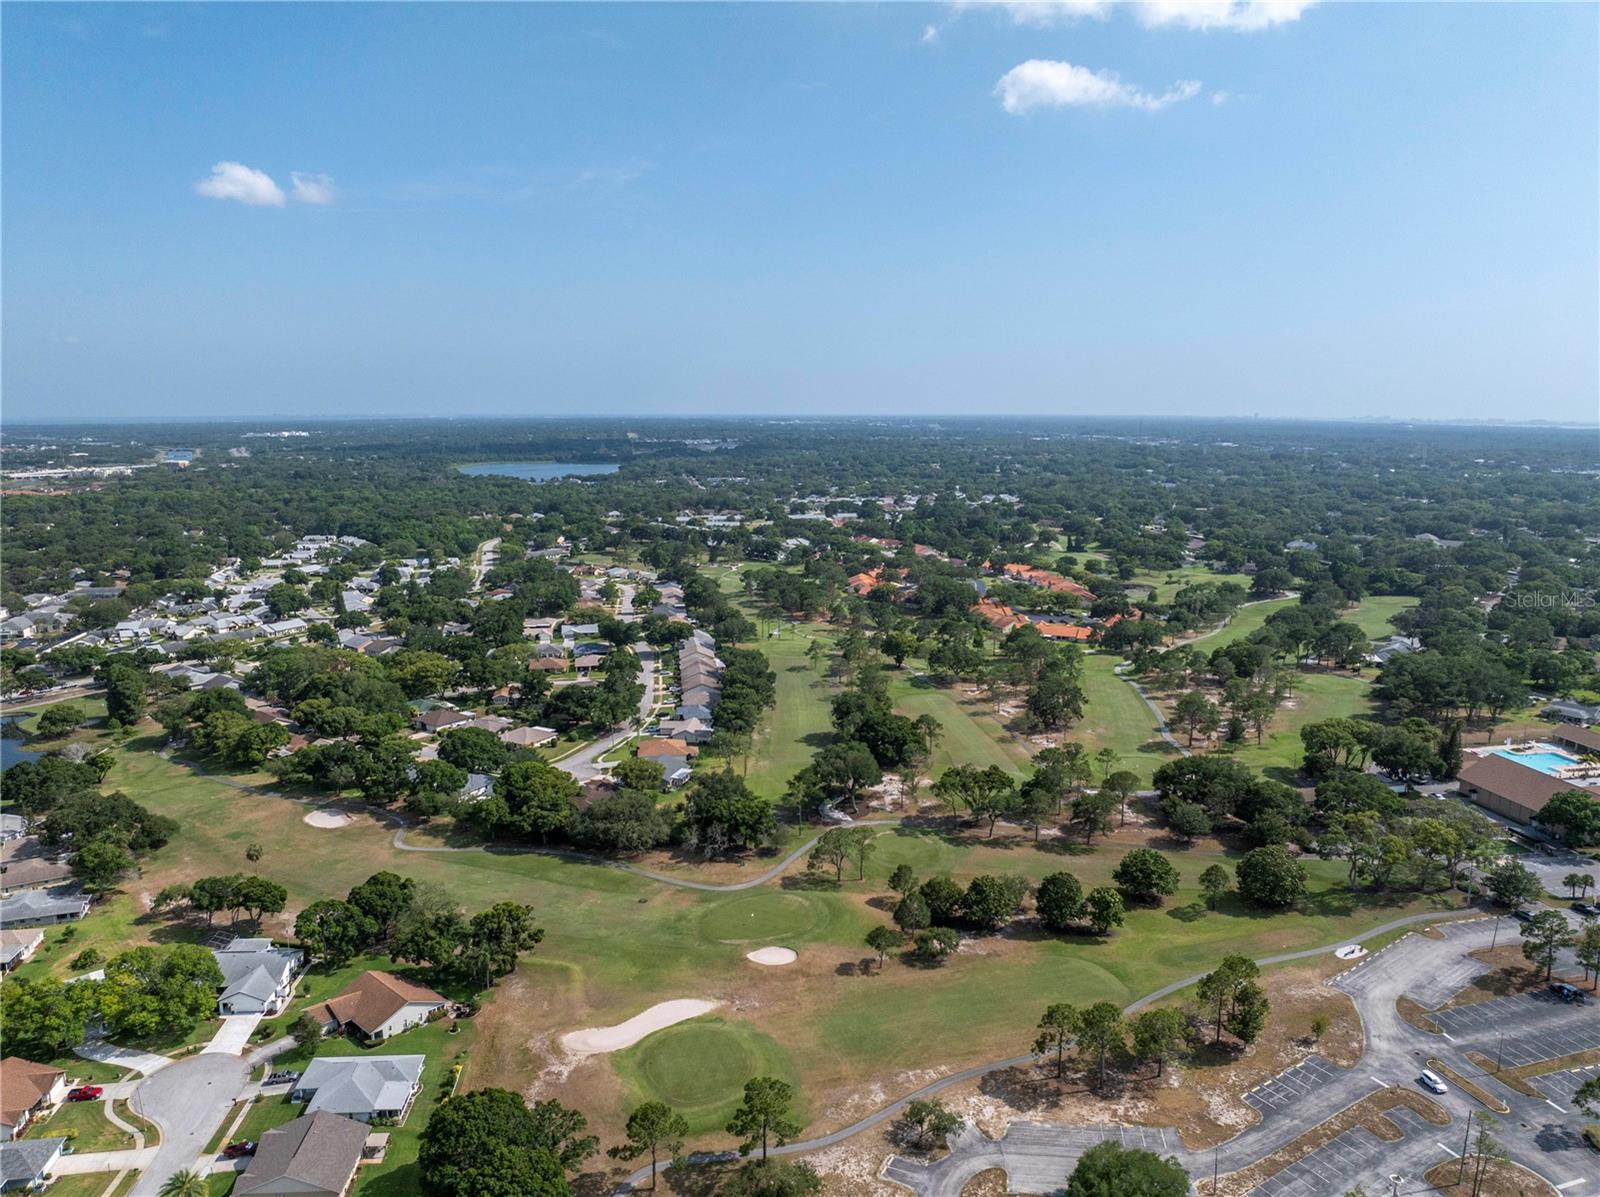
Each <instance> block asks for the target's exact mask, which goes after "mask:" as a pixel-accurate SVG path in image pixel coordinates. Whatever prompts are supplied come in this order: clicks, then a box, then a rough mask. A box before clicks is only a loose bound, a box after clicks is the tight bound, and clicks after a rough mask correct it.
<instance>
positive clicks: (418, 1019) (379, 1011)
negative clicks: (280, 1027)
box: [310, 972, 446, 1043]
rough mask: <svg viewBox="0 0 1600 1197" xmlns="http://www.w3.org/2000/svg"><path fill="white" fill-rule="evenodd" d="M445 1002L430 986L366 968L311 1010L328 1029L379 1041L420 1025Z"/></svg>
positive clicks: (364, 1039) (366, 1040)
mask: <svg viewBox="0 0 1600 1197" xmlns="http://www.w3.org/2000/svg"><path fill="white" fill-rule="evenodd" d="M445 1004H446V1003H445V999H444V997H443V996H442V995H440V994H437V993H435V992H434V991H433V990H431V989H429V988H427V987H426V986H423V985H413V984H412V983H411V982H410V981H406V980H403V979H402V978H400V977H397V976H395V975H394V974H393V973H380V972H365V973H362V974H361V975H360V976H359V977H357V978H356V979H355V980H354V981H352V982H350V984H349V985H347V986H345V988H344V990H343V991H342V992H341V993H339V994H337V995H336V996H334V997H331V998H329V999H328V1000H327V1001H325V1002H323V1003H322V1004H321V1005H318V1006H313V1007H312V1008H311V1011H310V1013H311V1016H312V1017H313V1018H315V1019H317V1020H318V1021H319V1022H321V1023H322V1028H323V1030H324V1031H325V1032H332V1033H337V1032H341V1031H342V1032H345V1033H347V1034H354V1035H355V1036H356V1037H357V1038H358V1039H360V1040H361V1041H362V1042H364V1043H377V1042H380V1041H381V1040H384V1039H391V1038H393V1037H394V1036H396V1035H398V1034H400V1032H402V1031H408V1030H410V1029H411V1028H412V1027H420V1026H421V1025H422V1024H423V1023H425V1022H427V1021H428V1019H429V1018H430V1017H432V1015H433V1013H434V1012H435V1011H436V1010H443V1009H444V1007H445Z"/></svg>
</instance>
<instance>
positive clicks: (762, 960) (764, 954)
mask: <svg viewBox="0 0 1600 1197" xmlns="http://www.w3.org/2000/svg"><path fill="white" fill-rule="evenodd" d="M744 958H745V959H746V960H751V961H754V962H755V963H756V964H793V963H794V962H795V961H796V960H798V959H800V956H799V954H798V953H797V952H795V950H794V949H793V948H757V949H756V950H755V951H753V952H746V953H745V954H744Z"/></svg>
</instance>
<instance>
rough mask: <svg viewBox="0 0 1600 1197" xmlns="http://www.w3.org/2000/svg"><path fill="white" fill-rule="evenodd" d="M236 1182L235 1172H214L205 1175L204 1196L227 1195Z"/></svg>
mask: <svg viewBox="0 0 1600 1197" xmlns="http://www.w3.org/2000/svg"><path fill="white" fill-rule="evenodd" d="M238 1183H239V1174H238V1173H237V1172H214V1173H212V1174H211V1175H210V1176H208V1177H206V1197H228V1194H229V1193H232V1192H233V1186H234V1185H236V1184H238Z"/></svg>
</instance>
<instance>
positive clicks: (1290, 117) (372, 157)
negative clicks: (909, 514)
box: [0, 0, 1600, 421]
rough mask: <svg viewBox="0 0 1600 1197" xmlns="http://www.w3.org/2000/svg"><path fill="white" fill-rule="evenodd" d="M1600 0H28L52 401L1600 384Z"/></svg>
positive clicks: (21, 345)
mask: <svg viewBox="0 0 1600 1197" xmlns="http://www.w3.org/2000/svg"><path fill="white" fill-rule="evenodd" d="M1597 50H1600V24H1597V8H1596V7H1595V6H1594V5H1580V4H1570V5H1552V6H1544V5H1535V4H1514V5H1505V6H1496V5H1489V4H1425V5H1398V4H1396V5H1388V4H1320V5H1315V6H1309V7H1304V8H1303V10H1302V6H1301V5H1299V4H1290V5H1287V6H1278V7H1274V8H1262V7H1260V6H1255V5H1247V4H1238V3H1233V4H1230V3H1229V2H1228V0H1210V2H1208V3H1205V4H1201V5H1187V6H1185V5H1163V6H1155V7H1145V8H1137V9H1136V8H1130V7H1129V6H1125V5H1118V4H1109V3H1106V4H1101V3H1095V2H1093V0H1089V2H1087V3H1075V4H1070V5H1049V6H1039V7H1030V8H1026V9H1021V8H1018V7H1015V6H1005V5H969V6H948V5H945V6H924V5H913V4H885V5H865V4H859V5H858V4H835V5H778V4H748V5H726V6H710V5H688V4H680V5H658V6H635V5H626V4H618V5H595V4H590V5H539V6H536V5H488V6H475V5H434V6H404V5H398V4H395V5H379V6H371V7H369V6H364V5H356V4H348V5H313V4H302V5H276V6H254V5H248V4H229V5H209V6H201V5H185V6H163V5H143V4H141V5H129V6H116V5H113V6H96V5H74V6H67V5H44V4H27V5H23V4H7V5H6V7H5V11H4V46H3V55H4V60H3V67H4V84H3V86H4V96H3V99H4V127H3V133H4V159H3V167H4V189H3V217H4V234H5V241H4V251H5V252H4V266H3V280H0V281H3V284H4V299H5V301H6V302H5V305H4V324H3V332H4V346H3V348H4V367H3V384H4V404H5V414H6V416H8V417H9V418H11V419H24V418H42V417H91V416H102V415H111V416H163V415H181V416H196V415H211V416H228V417H232V416H246V417H249V416H257V415H259V416H278V415H297V416H311V415H325V416H345V415H380V414H391V413H398V414H406V415H427V414H450V415H467V414H526V415H564V414H583V415H596V414H627V413H652V414H666V413H683V414H710V413H716V414H747V413H748V414H784V415H792V414H796V413H803V412H804V413H847V414H870V413H891V412H892V413H906V414H912V413H927V414H953V413H954V414H963V415H974V414H981V413H984V412H992V413H994V414H996V415H999V414H1005V413H1029V414H1061V415H1071V414H1084V413H1114V414H1120V413H1130V412H1138V413H1145V414H1191V415H1203V414H1250V413H1259V414H1261V415H1263V416H1268V415H1283V416H1338V415H1354V416H1422V417H1429V418H1450V417H1467V418H1497V417H1512V418H1526V417H1543V418H1564V419H1579V420H1585V421H1593V420H1595V419H1596V416H1597V412H1600V391H1597V386H1600V384H1597V377H1600V363H1597V338H1600V333H1597V329H1600V307H1597V298H1596V295H1597V277H1600V252H1597V235H1600V234H1597V227H1600V222H1597V218H1596V204H1597V199H1596V197H1597V194H1600V176H1597V161H1596V154H1597V149H1596V147H1597V141H1600V130H1597V112H1600V94H1597V67H1596V63H1597V62H1600V55H1597Z"/></svg>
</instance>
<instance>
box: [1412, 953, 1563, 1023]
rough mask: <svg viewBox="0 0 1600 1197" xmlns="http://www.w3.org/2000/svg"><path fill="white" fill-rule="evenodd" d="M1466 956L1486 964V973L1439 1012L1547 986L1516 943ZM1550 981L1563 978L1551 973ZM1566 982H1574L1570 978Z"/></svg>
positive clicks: (1540, 972) (1475, 979) (1542, 975)
mask: <svg viewBox="0 0 1600 1197" xmlns="http://www.w3.org/2000/svg"><path fill="white" fill-rule="evenodd" d="M1467 955H1468V956H1470V957H1472V959H1474V960H1476V961H1478V962H1479V963H1481V964H1484V965H1487V966H1488V968H1489V971H1488V972H1486V973H1483V974H1482V975H1480V976H1478V977H1475V978H1473V980H1472V981H1470V982H1469V983H1468V984H1467V985H1466V987H1465V988H1464V989H1462V990H1461V992H1459V993H1457V994H1456V995H1455V996H1454V997H1452V998H1451V999H1450V1000H1449V1001H1448V1002H1446V1003H1445V1004H1444V1005H1443V1006H1440V1007H1439V1009H1441V1010H1453V1009H1454V1008H1455V1007H1457V1006H1470V1005H1473V1004H1474V1003H1476V1002H1492V1001H1494V999H1495V998H1502V997H1507V996H1509V995H1510V994H1514V993H1531V992H1533V991H1534V990H1538V989H1543V988H1544V987H1545V986H1546V985H1548V984H1549V981H1546V980H1545V976H1544V972H1543V970H1542V969H1537V968H1534V967H1533V965H1532V964H1530V963H1528V960H1527V958H1526V957H1525V956H1523V954H1522V944H1521V942H1520V941H1519V940H1516V939H1513V940H1512V942H1510V943H1502V944H1500V945H1498V946H1497V947H1495V948H1494V950H1492V951H1491V950H1490V949H1488V948H1479V949H1478V950H1477V951H1475V952H1468V953H1467ZM1550 979H1551V980H1560V979H1562V977H1561V974H1560V973H1553V974H1552V975H1551V978H1550ZM1566 979H1567V980H1574V978H1571V977H1568V978H1566Z"/></svg>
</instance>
